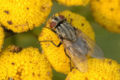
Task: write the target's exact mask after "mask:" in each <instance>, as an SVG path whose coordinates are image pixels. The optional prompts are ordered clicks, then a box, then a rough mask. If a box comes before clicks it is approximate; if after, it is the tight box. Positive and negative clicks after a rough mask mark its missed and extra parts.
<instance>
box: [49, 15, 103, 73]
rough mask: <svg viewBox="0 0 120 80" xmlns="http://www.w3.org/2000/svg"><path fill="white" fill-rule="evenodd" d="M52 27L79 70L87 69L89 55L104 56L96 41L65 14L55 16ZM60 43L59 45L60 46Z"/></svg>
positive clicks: (84, 70) (51, 23)
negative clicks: (70, 21)
mask: <svg viewBox="0 0 120 80" xmlns="http://www.w3.org/2000/svg"><path fill="white" fill-rule="evenodd" d="M50 29H51V30H52V31H54V32H55V33H56V34H57V35H58V37H59V39H60V41H61V42H60V44H63V45H64V49H65V53H66V55H67V56H68V57H69V58H70V60H71V61H72V62H73V64H74V65H75V67H76V68H77V69H78V70H79V71H81V72H86V71H87V68H88V62H87V61H88V60H87V59H88V56H91V57H95V58H104V56H103V52H102V50H101V49H100V48H99V47H98V46H97V45H96V43H95V42H94V41H93V40H91V39H90V38H89V37H88V36H87V35H85V34H84V33H83V32H82V31H81V30H78V29H77V28H75V27H73V26H72V25H71V24H70V23H68V22H67V20H66V18H65V17H64V16H62V15H59V16H53V17H52V20H51V22H50ZM51 42H52V41H51ZM52 43H53V42H52ZM53 44H54V43H53ZM60 44H59V45H57V46H60Z"/></svg>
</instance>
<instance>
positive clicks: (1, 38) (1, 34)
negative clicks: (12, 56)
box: [0, 26, 5, 51]
mask: <svg viewBox="0 0 120 80" xmlns="http://www.w3.org/2000/svg"><path fill="white" fill-rule="evenodd" d="M4 36H5V35H4V30H3V28H2V27H1V26H0V51H1V48H2V45H3V42H4Z"/></svg>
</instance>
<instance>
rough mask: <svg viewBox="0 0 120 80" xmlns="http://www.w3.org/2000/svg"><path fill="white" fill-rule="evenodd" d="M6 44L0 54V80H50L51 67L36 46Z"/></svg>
mask: <svg viewBox="0 0 120 80" xmlns="http://www.w3.org/2000/svg"><path fill="white" fill-rule="evenodd" d="M18 49H19V47H17V46H8V47H7V48H6V49H5V50H3V51H2V52H1V54H0V64H1V65H0V69H1V70H0V80H52V69H51V66H50V64H49V63H48V61H47V59H46V58H45V56H44V54H41V53H40V52H39V50H38V49H37V48H33V47H28V48H24V49H21V50H20V49H19V51H18V52H14V51H15V50H18Z"/></svg>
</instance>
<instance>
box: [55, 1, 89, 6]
mask: <svg viewBox="0 0 120 80" xmlns="http://www.w3.org/2000/svg"><path fill="white" fill-rule="evenodd" d="M57 1H58V2H59V3H60V4H64V5H67V6H80V5H82V6H86V5H87V4H88V2H89V0H57Z"/></svg>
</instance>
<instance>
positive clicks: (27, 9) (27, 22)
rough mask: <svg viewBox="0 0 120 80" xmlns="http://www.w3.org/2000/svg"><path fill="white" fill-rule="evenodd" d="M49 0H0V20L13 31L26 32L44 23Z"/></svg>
mask: <svg viewBox="0 0 120 80" xmlns="http://www.w3.org/2000/svg"><path fill="white" fill-rule="evenodd" d="M51 7H52V2H51V0H0V22H1V24H2V25H4V26H5V27H6V28H7V29H10V30H12V31H14V32H17V33H20V32H26V31H28V30H32V29H33V28H34V27H37V26H39V25H40V24H42V23H44V21H45V19H46V17H47V16H48V15H49V13H50V11H51Z"/></svg>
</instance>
